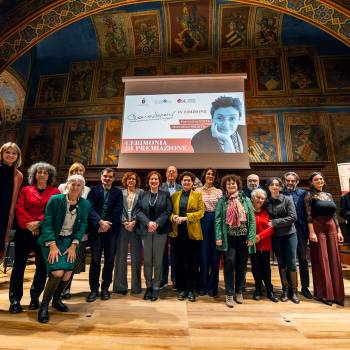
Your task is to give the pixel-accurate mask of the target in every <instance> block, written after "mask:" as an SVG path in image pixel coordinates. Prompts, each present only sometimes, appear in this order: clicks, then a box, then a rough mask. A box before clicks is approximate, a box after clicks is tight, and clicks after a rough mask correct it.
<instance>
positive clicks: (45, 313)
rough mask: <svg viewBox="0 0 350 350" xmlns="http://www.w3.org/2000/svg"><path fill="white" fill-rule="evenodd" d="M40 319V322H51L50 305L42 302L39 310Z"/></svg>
mask: <svg viewBox="0 0 350 350" xmlns="http://www.w3.org/2000/svg"><path fill="white" fill-rule="evenodd" d="M38 321H39V322H40V323H47V322H49V305H48V304H43V303H41V305H40V308H39V311H38Z"/></svg>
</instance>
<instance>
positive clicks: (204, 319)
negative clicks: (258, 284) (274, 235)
mask: <svg viewBox="0 0 350 350" xmlns="http://www.w3.org/2000/svg"><path fill="white" fill-rule="evenodd" d="M32 275H33V265H31V266H28V268H27V272H26V275H25V291H24V297H23V300H22V305H23V306H24V312H22V313H21V314H16V315H12V314H9V313H8V311H7V310H8V307H9V302H8V281H9V274H7V275H3V274H2V273H0V290H1V291H0V310H1V311H0V349H12V350H13V349H27V350H31V349H33V350H34V349H36V350H40V349H42V350H53V349H60V350H78V349H79V350H89V349H94V350H97V349H101V350H102V349H103V350H104V349H105V350H112V349H125V350H128V349H130V350H138V349H157V350H158V349H211V350H213V349H235V350H238V349H278V350H284V349H300V350H301V349H303V350H304V349H306V350H313V349H337V350H341V349H344V350H345V349H346V350H349V349H350V271H345V275H346V276H347V279H346V280H345V285H346V294H347V300H346V307H345V308H343V307H340V306H336V305H333V306H332V307H329V306H326V305H323V304H320V303H319V302H316V301H306V300H305V299H304V298H302V302H301V303H300V304H299V305H295V304H293V303H292V302H290V301H288V302H287V303H281V302H278V303H276V304H275V303H272V302H270V301H269V300H267V299H265V298H264V299H262V300H261V301H259V302H257V301H254V300H252V292H253V279H252V275H251V273H250V272H248V273H247V292H246V293H245V302H244V304H243V305H235V307H234V308H233V309H229V308H227V307H226V306H225V304H224V291H223V289H222V287H223V282H222V281H223V276H222V274H221V276H220V286H221V291H220V292H221V293H220V297H219V298H215V299H212V298H210V297H207V296H206V297H198V299H197V302H195V303H191V302H188V301H178V300H177V299H176V293H175V292H173V291H172V290H171V289H168V290H166V291H163V292H162V293H161V300H159V301H157V302H150V301H144V300H143V299H142V295H139V296H131V295H127V296H121V295H119V294H112V298H111V299H110V300H108V301H101V300H97V301H96V302H94V303H86V302H85V296H86V295H87V291H88V273H87V272H86V273H84V274H81V275H77V276H76V278H75V280H74V283H73V288H72V292H73V297H72V299H71V300H69V301H68V302H67V304H68V305H69V306H70V309H71V312H70V313H68V314H62V313H59V312H57V311H55V312H53V311H52V312H51V313H50V315H51V319H50V323H49V324H46V325H43V324H40V323H38V322H37V321H36V317H37V313H36V311H29V310H28V303H29V297H28V295H29V287H30V283H31V278H32ZM273 280H274V282H275V283H274V284H275V285H276V286H279V279H278V276H277V269H276V266H274V267H273ZM50 310H51V309H50Z"/></svg>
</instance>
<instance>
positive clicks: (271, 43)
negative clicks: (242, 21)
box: [253, 7, 283, 47]
mask: <svg viewBox="0 0 350 350" xmlns="http://www.w3.org/2000/svg"><path fill="white" fill-rule="evenodd" d="M255 11H256V12H255V20H254V21H253V23H254V25H253V43H254V47H276V46H281V45H282V40H281V38H282V23H283V15H282V14H281V13H279V12H276V11H271V10H269V9H266V8H261V7H258V8H256V10H255Z"/></svg>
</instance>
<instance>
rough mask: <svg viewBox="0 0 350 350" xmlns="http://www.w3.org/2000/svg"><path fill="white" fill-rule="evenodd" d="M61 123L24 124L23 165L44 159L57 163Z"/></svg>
mask: <svg viewBox="0 0 350 350" xmlns="http://www.w3.org/2000/svg"><path fill="white" fill-rule="evenodd" d="M61 134H62V126H61V124H58V123H54V124H30V125H26V128H25V132H24V139H23V155H24V156H23V159H24V166H25V167H28V166H30V165H32V164H33V163H36V162H40V161H44V162H47V163H50V164H53V165H55V166H56V165H57V162H58V152H59V146H60V145H61Z"/></svg>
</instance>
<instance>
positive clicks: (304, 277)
mask: <svg viewBox="0 0 350 350" xmlns="http://www.w3.org/2000/svg"><path fill="white" fill-rule="evenodd" d="M294 225H295V228H296V229H297V235H298V245H297V256H298V260H299V274H300V282H301V287H302V288H309V284H310V278H309V264H308V261H307V241H308V232H307V231H306V232H305V230H306V228H305V227H303V226H301V225H299V224H298V223H294Z"/></svg>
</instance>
